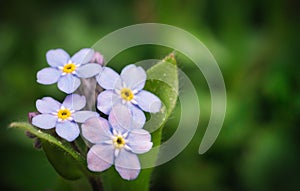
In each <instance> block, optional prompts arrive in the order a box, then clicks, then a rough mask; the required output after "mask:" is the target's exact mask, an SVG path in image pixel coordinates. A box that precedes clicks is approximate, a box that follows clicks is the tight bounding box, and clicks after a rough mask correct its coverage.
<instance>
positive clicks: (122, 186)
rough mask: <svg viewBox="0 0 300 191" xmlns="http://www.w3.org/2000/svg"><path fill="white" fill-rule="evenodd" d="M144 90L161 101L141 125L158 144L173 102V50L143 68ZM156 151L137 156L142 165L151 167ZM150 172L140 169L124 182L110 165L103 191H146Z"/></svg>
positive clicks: (175, 80) (175, 81)
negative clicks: (135, 175) (137, 174)
mask: <svg viewBox="0 0 300 191" xmlns="http://www.w3.org/2000/svg"><path fill="white" fill-rule="evenodd" d="M145 90H148V91H150V92H152V93H154V94H155V95H157V96H158V97H159V98H160V99H161V101H162V103H163V107H162V109H161V111H160V112H158V113H155V114H151V118H150V120H149V121H148V122H147V123H146V125H145V126H144V128H145V129H147V130H149V131H150V132H152V133H151V136H152V142H153V147H156V146H159V145H160V142H161V136H162V130H163V126H164V124H165V123H166V121H167V119H168V117H169V116H170V114H171V113H172V111H173V109H174V107H175V105H176V102H177V96H178V73H177V65H176V60H175V57H174V54H173V53H171V54H170V55H168V56H167V57H166V58H164V59H163V60H162V61H161V62H159V63H157V64H155V65H154V66H152V67H151V68H149V69H148V70H147V82H146V85H145ZM148 117H149V116H148ZM158 152H159V150H158V149H152V150H150V151H149V152H148V153H145V154H143V155H139V158H140V162H141V164H142V166H146V167H153V166H154V165H155V161H156V159H157V156H158ZM152 171H153V168H146V169H142V170H141V172H140V174H139V176H138V178H137V179H136V180H131V181H126V180H123V179H122V178H121V177H120V175H119V174H118V173H117V172H116V170H115V169H114V168H110V169H109V170H107V171H106V172H104V173H103V175H102V179H103V185H104V188H105V191H115V190H126V191H136V190H138V191H148V190H149V186H150V179H151V174H152Z"/></svg>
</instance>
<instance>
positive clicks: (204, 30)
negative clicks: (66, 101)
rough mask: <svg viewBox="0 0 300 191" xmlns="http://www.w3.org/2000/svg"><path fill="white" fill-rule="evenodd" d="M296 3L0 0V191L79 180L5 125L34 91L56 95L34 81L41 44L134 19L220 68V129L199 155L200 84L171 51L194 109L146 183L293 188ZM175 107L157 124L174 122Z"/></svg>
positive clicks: (61, 44) (205, 114)
mask: <svg viewBox="0 0 300 191" xmlns="http://www.w3.org/2000/svg"><path fill="white" fill-rule="evenodd" d="M299 8H300V6H299V1H296V0H278V1H274V0H273V1H271V0H263V1H260V0H252V1H245V2H244V1H237V0H235V1H234V0H218V1H216V0H214V1H209V0H200V1H196V0H165V1H159V0H154V1H150V0H146V1H140V0H130V1H105V2H104V1H97V0H89V1H86V0H67V1H59V0H51V1H50V0H44V1H40V0H27V1H21V0H13V1H0V100H1V104H0V152H1V158H0V169H1V174H0V190H3V191H19V190H22V191H33V190H34V191H39V190H43V191H44V190H64V191H67V190H82V188H83V187H84V185H85V184H86V182H85V180H79V181H77V182H69V181H64V180H62V178H60V177H59V176H58V175H57V174H56V173H55V171H54V170H53V169H52V167H51V166H50V164H49V163H48V162H47V159H46V158H45V156H44V154H43V152H41V151H37V150H35V149H33V148H32V140H30V139H28V138H26V136H24V133H23V132H22V131H20V130H14V129H9V128H8V125H9V123H10V122H12V121H26V120H27V113H28V112H29V111H34V110H35V100H36V99H38V98H41V97H43V96H53V97H55V98H57V99H60V100H62V98H63V97H62V96H63V94H61V93H57V92H58V90H57V88H56V85H52V86H43V85H40V84H37V83H36V72H37V71H38V70H40V69H41V68H43V67H46V66H47V63H46V60H45V54H46V52H47V50H49V49H53V48H63V49H65V50H66V51H67V52H69V53H70V54H73V53H75V52H76V51H78V50H79V49H81V48H83V47H91V46H92V45H93V44H94V43H95V42H97V40H99V39H100V38H101V37H103V36H105V35H106V34H108V33H110V32H112V31H114V30H116V29H119V28H121V27H125V26H128V25H131V24H137V23H143V22H158V23H165V24H170V25H174V26H177V27H180V28H182V29H184V30H187V31H189V32H190V33H192V34H193V35H195V36H196V37H197V38H199V39H200V40H201V41H203V43H204V44H205V45H206V46H207V47H208V48H209V49H210V51H211V52H212V53H213V55H214V56H215V58H216V60H217V62H218V64H219V66H220V68H221V70H222V73H223V75H224V80H225V83H226V88H227V96H228V99H227V113H226V119H225V123H224V126H223V129H222V131H221V133H220V135H219V137H218V139H217V141H216V143H215V144H214V145H213V147H212V148H211V149H210V150H209V151H208V152H207V153H205V154H204V155H199V154H198V147H199V144H200V141H201V137H202V136H203V132H204V130H205V128H206V126H207V122H208V119H209V114H210V97H209V90H208V87H207V85H206V82H205V79H204V78H203V76H200V77H199V72H198V73H197V72H195V66H193V65H191V64H187V62H189V61H188V60H187V59H186V58H184V56H180V55H179V56H178V62H179V66H180V68H182V70H184V72H186V74H187V75H189V77H190V78H191V80H192V81H193V83H194V85H195V86H196V87H197V91H198V92H199V95H200V96H199V102H200V105H201V115H202V116H201V118H200V119H201V121H200V124H199V130H198V131H197V134H196V135H195V137H194V139H193V141H192V142H191V143H190V144H189V146H188V147H187V148H186V149H185V150H184V151H183V152H182V153H181V154H180V155H179V156H178V157H176V158H175V159H173V160H172V161H170V162H169V163H167V164H164V165H162V166H160V167H158V168H156V169H155V172H154V176H153V181H152V183H151V185H152V190H159V189H160V190H165V191H169V190H170V191H171V190H172V191H183V190H187V191H199V190H205V191H206V190H220V191H231V190H245V191H247V190H255V191H260V190H262V191H268V190H298V189H299V187H300V185H299V184H300V183H299V180H300V175H299V170H300V166H299V161H300V153H299V145H300V144H299V140H300V139H299V135H300V130H299V129H300V127H299V126H300V117H299V113H300V78H299V74H300V73H299V71H300V64H299V59H298V58H299V50H300V38H299V34H300V30H299V18H300V17H299V16H300V15H299V13H300V9H299ZM170 51H172V50H167V49H165V48H161V49H160V48H159V47H153V46H149V45H148V46H145V47H139V48H132V49H129V50H128V51H125V52H123V53H121V54H120V55H119V56H117V57H116V59H114V60H112V62H115V63H117V62H122V64H123V65H124V64H129V63H131V62H136V61H139V60H142V59H149V58H163V57H164V56H165V54H166V53H167V52H170ZM178 110H179V109H177V110H176V111H175V113H174V115H173V117H172V118H171V120H170V122H169V123H168V124H167V126H166V127H165V128H166V129H168V128H170V129H171V128H172V127H173V126H176V119H177V118H178V116H179V114H178V113H179V111H178ZM167 137H168V134H167V133H166V135H165V137H164V138H165V139H166V138H167ZM77 184H79V185H81V186H82V187H81V186H76V185H77Z"/></svg>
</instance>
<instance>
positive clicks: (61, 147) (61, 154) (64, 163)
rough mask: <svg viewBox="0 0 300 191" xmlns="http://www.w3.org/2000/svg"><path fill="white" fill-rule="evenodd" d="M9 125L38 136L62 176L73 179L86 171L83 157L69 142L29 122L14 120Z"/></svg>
mask: <svg viewBox="0 0 300 191" xmlns="http://www.w3.org/2000/svg"><path fill="white" fill-rule="evenodd" d="M10 127H12V128H20V129H23V130H25V131H28V132H30V133H31V134H33V135H35V136H36V137H37V138H39V139H40V141H41V142H42V147H43V150H44V152H45V154H46V156H47V158H48V160H49V162H50V163H51V164H52V166H53V167H54V169H55V170H56V171H57V172H58V174H60V175H61V176H62V177H64V178H66V179H69V180H74V179H78V178H80V176H81V175H82V172H85V171H87V170H86V165H85V159H84V158H83V157H82V156H81V155H80V153H78V152H76V151H75V150H74V149H73V148H72V147H71V145H70V143H67V142H62V141H60V140H58V139H57V138H56V137H54V136H52V135H51V134H48V133H46V132H45V131H42V130H40V129H37V128H35V127H33V126H32V125H30V124H29V123H25V122H15V123H12V124H11V125H10Z"/></svg>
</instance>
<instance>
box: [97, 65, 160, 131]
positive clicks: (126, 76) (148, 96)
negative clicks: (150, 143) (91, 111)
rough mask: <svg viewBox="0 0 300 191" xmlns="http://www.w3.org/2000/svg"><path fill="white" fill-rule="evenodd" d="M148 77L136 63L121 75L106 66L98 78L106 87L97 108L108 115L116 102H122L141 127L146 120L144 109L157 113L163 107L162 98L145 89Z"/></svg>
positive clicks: (137, 125)
mask: <svg viewBox="0 0 300 191" xmlns="http://www.w3.org/2000/svg"><path fill="white" fill-rule="evenodd" d="M146 78H147V76H146V72H145V70H144V69H143V68H142V67H137V66H136V65H134V64H131V65H128V66H126V67H125V68H124V69H123V70H122V72H121V74H120V75H119V74H118V73H117V72H115V71H114V70H112V69H111V68H108V67H104V68H103V70H102V72H101V73H100V74H99V76H98V77H97V78H96V79H97V82H98V83H99V85H100V86H101V87H103V88H104V89H106V90H105V91H103V92H101V93H100V94H99V95H98V98H97V108H98V109H99V110H100V111H101V112H103V113H105V114H107V115H108V114H109V113H110V111H111V109H112V107H113V106H114V105H115V104H119V103H122V104H124V105H126V106H127V107H128V108H129V109H130V110H131V112H132V116H133V120H134V121H135V126H136V127H137V128H141V127H142V125H143V124H144V123H145V120H146V118H145V114H144V112H143V111H146V112H150V113H156V112H158V111H159V110H160V108H161V101H160V99H159V98H158V97H157V96H156V95H154V94H152V93H150V92H148V91H145V90H143V88H144V86H145V82H146ZM142 110H143V111H142Z"/></svg>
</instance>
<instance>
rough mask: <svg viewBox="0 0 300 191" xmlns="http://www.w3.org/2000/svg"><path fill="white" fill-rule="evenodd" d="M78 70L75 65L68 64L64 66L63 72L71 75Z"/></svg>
mask: <svg viewBox="0 0 300 191" xmlns="http://www.w3.org/2000/svg"><path fill="white" fill-rule="evenodd" d="M75 70H76V65H75V64H73V63H68V64H66V65H64V67H63V69H62V71H63V72H65V73H67V74H69V73H72V72H74V71H75Z"/></svg>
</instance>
